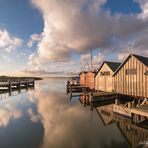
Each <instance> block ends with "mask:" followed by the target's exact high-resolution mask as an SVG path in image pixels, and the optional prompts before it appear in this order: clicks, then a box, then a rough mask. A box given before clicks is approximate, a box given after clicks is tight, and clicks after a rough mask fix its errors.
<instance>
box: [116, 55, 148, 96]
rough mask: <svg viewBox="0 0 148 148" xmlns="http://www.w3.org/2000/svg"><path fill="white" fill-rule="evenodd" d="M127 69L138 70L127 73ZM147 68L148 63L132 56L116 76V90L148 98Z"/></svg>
mask: <svg viewBox="0 0 148 148" xmlns="http://www.w3.org/2000/svg"><path fill="white" fill-rule="evenodd" d="M127 70H129V71H130V70H131V71H132V70H133V71H134V70H136V72H135V73H132V74H127ZM147 70H148V67H147V66H146V65H144V64H143V63H141V62H140V61H139V60H138V59H137V58H135V57H134V56H130V57H129V59H127V61H126V62H125V63H124V64H123V65H122V67H121V68H120V69H119V71H118V72H117V73H116V74H115V76H114V91H115V92H117V93H121V94H127V95H131V96H135V97H136V96H137V97H145V98H148V75H145V72H146V71H147Z"/></svg>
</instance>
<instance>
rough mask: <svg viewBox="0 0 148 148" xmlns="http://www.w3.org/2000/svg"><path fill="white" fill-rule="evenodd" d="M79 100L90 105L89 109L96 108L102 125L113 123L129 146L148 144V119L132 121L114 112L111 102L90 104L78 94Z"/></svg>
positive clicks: (145, 145) (144, 145)
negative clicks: (138, 121) (139, 121)
mask: <svg viewBox="0 0 148 148" xmlns="http://www.w3.org/2000/svg"><path fill="white" fill-rule="evenodd" d="M80 102H81V103H82V104H83V105H84V107H85V106H86V105H88V106H91V107H90V108H91V110H92V109H93V110H96V111H97V113H98V115H99V118H100V119H101V121H102V123H103V124H104V126H110V125H113V124H115V125H116V126H117V128H118V129H119V131H120V132H121V134H122V135H123V137H124V138H125V140H126V141H127V142H128V144H129V146H130V147H147V146H148V120H147V119H145V120H144V121H143V122H141V123H133V121H132V120H131V119H130V118H127V117H124V116H121V115H118V114H115V113H114V111H113V104H114V103H113V102H105V103H98V104H97V103H95V104H90V103H89V102H86V98H85V96H80Z"/></svg>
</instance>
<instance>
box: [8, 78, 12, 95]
mask: <svg viewBox="0 0 148 148" xmlns="http://www.w3.org/2000/svg"><path fill="white" fill-rule="evenodd" d="M8 85H9V86H8V89H9V95H10V96H11V91H12V90H11V89H12V87H11V80H9V84H8Z"/></svg>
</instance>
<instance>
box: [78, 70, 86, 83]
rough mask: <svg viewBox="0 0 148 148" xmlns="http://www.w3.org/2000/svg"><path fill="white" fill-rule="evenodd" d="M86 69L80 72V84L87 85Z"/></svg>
mask: <svg viewBox="0 0 148 148" xmlns="http://www.w3.org/2000/svg"><path fill="white" fill-rule="evenodd" d="M86 73H87V72H86V71H82V72H80V74H79V76H80V85H86Z"/></svg>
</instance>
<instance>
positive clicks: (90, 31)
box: [0, 0, 147, 75]
mask: <svg viewBox="0 0 148 148" xmlns="http://www.w3.org/2000/svg"><path fill="white" fill-rule="evenodd" d="M65 1H66V2H65ZM146 5H147V2H146V1H145V0H142V1H138V0H134V1H133V0H124V1H121V0H107V1H106V0H90V1H87V0H83V1H81V0H76V1H70V0H59V1H57V0H11V1H10V0H0V63H1V65H2V66H0V74H9V75H22V74H24V75H30V74H32V75H41V74H42V75H43V74H44V73H45V74H46V75H48V74H49V75H50V74H53V73H56V74H57V73H59V74H63V72H64V73H65V74H68V73H75V72H79V71H80V70H81V69H84V65H85V64H86V63H87V65H89V63H90V51H93V60H94V61H93V64H94V68H97V67H98V66H99V64H100V63H101V62H102V61H103V60H113V61H121V60H123V59H124V58H125V56H127V54H129V53H131V52H134V53H137V54H141V53H142V54H146V55H147V50H146V47H147V43H146V42H145V40H144V39H143V38H144V37H147V34H146V33H145V34H144V32H146V31H147V25H146V24H147V13H146V10H145V9H147V7H145V6H146ZM82 7H83V8H84V7H85V10H82ZM137 35H138V37H137ZM143 43H144V44H143ZM141 44H142V45H141ZM80 61H81V62H80ZM85 67H86V66H85ZM88 68H89V66H88Z"/></svg>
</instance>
